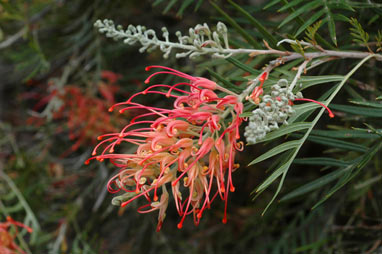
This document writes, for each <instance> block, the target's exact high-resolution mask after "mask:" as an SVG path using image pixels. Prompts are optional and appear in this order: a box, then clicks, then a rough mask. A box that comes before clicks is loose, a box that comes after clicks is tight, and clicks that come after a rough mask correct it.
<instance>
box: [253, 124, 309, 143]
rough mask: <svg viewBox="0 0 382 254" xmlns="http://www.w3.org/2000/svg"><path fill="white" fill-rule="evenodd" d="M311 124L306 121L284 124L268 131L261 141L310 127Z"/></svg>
mask: <svg viewBox="0 0 382 254" xmlns="http://www.w3.org/2000/svg"><path fill="white" fill-rule="evenodd" d="M310 125H311V123H304V122H298V123H292V124H288V125H283V126H282V127H281V128H279V129H277V130H275V131H272V132H270V133H268V134H267V135H266V136H265V138H264V139H262V140H260V142H264V141H269V140H272V139H275V138H278V137H281V136H284V135H286V134H289V133H292V132H296V131H300V130H304V129H308V128H309V127H310Z"/></svg>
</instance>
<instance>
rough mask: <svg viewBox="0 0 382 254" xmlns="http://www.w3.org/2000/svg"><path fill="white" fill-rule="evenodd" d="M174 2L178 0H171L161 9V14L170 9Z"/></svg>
mask: <svg viewBox="0 0 382 254" xmlns="http://www.w3.org/2000/svg"><path fill="white" fill-rule="evenodd" d="M176 2H178V0H171V1H170V2H169V3H168V5H167V6H166V8H165V9H164V10H163V14H166V13H167V12H168V11H169V10H170V9H171V7H172V6H173V5H174V4H176Z"/></svg>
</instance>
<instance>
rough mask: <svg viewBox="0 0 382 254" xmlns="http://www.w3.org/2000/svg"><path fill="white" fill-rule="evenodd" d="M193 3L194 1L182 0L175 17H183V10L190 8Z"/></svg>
mask: <svg viewBox="0 0 382 254" xmlns="http://www.w3.org/2000/svg"><path fill="white" fill-rule="evenodd" d="M193 2H194V0H184V1H183V3H182V5H181V6H180V8H179V10H178V12H177V13H176V15H177V16H179V17H181V16H183V12H184V10H185V9H186V8H187V7H188V6H190V5H191V4H192V3H193Z"/></svg>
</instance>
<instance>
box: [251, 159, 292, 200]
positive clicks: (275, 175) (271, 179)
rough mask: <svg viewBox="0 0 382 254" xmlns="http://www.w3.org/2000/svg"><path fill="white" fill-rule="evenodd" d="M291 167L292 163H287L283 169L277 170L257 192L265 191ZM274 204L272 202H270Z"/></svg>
mask: <svg viewBox="0 0 382 254" xmlns="http://www.w3.org/2000/svg"><path fill="white" fill-rule="evenodd" d="M289 166H290V163H289V162H287V163H285V164H283V165H282V166H281V167H279V168H278V169H276V170H275V171H274V172H273V173H272V174H271V175H270V176H269V177H268V178H267V179H266V180H265V181H264V182H263V183H262V184H261V185H260V186H259V187H258V188H257V189H256V192H259V191H262V190H265V189H266V188H268V186H269V185H270V184H271V183H273V182H274V181H275V180H276V179H277V178H278V177H279V176H280V175H281V174H283V173H285V172H286V171H287V170H288V168H289ZM270 203H272V202H270Z"/></svg>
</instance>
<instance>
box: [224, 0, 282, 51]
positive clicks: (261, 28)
mask: <svg viewBox="0 0 382 254" xmlns="http://www.w3.org/2000/svg"><path fill="white" fill-rule="evenodd" d="M228 2H229V3H230V4H231V5H232V6H233V7H234V8H235V9H236V10H237V11H239V12H240V13H241V14H243V15H244V16H245V17H246V18H247V20H248V21H249V22H250V23H251V25H253V26H254V27H256V29H257V30H258V31H259V32H260V33H261V34H262V35H263V36H264V38H265V39H266V40H267V41H268V42H269V44H270V45H271V46H272V47H277V40H276V39H275V38H274V37H273V36H272V35H271V34H270V33H269V32H268V30H267V28H265V27H264V26H263V25H262V24H261V23H260V22H259V21H258V20H257V19H255V18H254V17H253V16H252V15H251V14H249V13H248V12H247V11H246V10H244V9H243V8H242V7H241V6H240V5H238V4H236V3H235V2H233V1H232V0H228Z"/></svg>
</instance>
